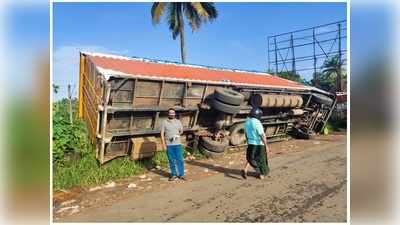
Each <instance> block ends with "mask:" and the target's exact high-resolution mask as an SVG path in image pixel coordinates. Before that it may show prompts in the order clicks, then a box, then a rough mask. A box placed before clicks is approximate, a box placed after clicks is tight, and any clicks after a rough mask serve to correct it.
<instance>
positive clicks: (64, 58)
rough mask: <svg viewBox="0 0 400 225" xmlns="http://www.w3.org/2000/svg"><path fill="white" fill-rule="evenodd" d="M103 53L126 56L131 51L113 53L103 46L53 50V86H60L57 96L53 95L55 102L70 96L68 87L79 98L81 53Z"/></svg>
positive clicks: (76, 46)
mask: <svg viewBox="0 0 400 225" xmlns="http://www.w3.org/2000/svg"><path fill="white" fill-rule="evenodd" d="M80 51H88V52H101V53H109V54H121V55H126V54H127V53H128V52H129V51H128V50H122V51H113V50H109V49H107V48H104V47H101V46H79V45H75V46H73V45H70V46H61V47H59V48H57V49H54V50H53V84H56V85H59V86H60V89H59V92H58V93H57V94H54V95H53V98H54V100H59V99H61V98H65V97H67V96H68V93H67V91H68V90H67V86H68V84H71V85H72V90H73V96H77V94H78V87H79V52H80Z"/></svg>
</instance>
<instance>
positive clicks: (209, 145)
mask: <svg viewBox="0 0 400 225" xmlns="http://www.w3.org/2000/svg"><path fill="white" fill-rule="evenodd" d="M200 140H201V141H200V145H202V146H203V147H204V148H206V149H207V150H209V151H212V152H217V153H220V152H224V151H225V148H226V147H227V146H228V145H229V141H228V140H227V139H224V140H223V141H222V142H220V141H214V140H213V139H211V138H210V137H202V138H201V139H200Z"/></svg>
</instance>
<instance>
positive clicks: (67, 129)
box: [53, 100, 91, 166]
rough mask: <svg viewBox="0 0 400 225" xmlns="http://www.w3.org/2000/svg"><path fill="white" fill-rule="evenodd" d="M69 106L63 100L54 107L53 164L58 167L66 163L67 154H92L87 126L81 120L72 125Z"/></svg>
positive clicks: (76, 120)
mask: <svg viewBox="0 0 400 225" xmlns="http://www.w3.org/2000/svg"><path fill="white" fill-rule="evenodd" d="M67 104H68V103H67V102H66V101H63V100H62V101H60V102H57V103H55V104H54V105H53V163H54V164H56V165H57V166H62V165H63V164H64V163H65V155H66V154H67V153H75V154H79V155H83V154H85V153H89V152H91V147H90V143H89V139H88V135H87V131H86V126H85V124H84V123H83V121H81V120H79V119H74V120H73V123H72V124H71V123H70V121H69V114H68V111H67V108H66V105H67ZM74 105H76V101H75V102H74ZM65 111H67V112H65ZM74 114H75V113H74ZM75 117H76V115H73V118H75Z"/></svg>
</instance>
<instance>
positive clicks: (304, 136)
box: [292, 128, 311, 140]
mask: <svg viewBox="0 0 400 225" xmlns="http://www.w3.org/2000/svg"><path fill="white" fill-rule="evenodd" d="M292 132H293V134H294V136H295V137H296V138H298V139H306V140H308V139H311V134H309V133H307V132H305V131H303V130H301V129H299V128H293V131H292Z"/></svg>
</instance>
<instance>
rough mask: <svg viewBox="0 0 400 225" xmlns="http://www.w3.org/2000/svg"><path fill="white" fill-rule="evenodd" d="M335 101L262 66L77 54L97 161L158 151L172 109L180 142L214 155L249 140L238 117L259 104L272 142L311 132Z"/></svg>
mask: <svg viewBox="0 0 400 225" xmlns="http://www.w3.org/2000/svg"><path fill="white" fill-rule="evenodd" d="M335 104H336V97H335V95H334V94H331V93H328V92H325V91H323V90H320V89H317V88H315V87H311V86H307V85H304V84H301V83H297V82H294V81H291V80H287V79H283V78H280V77H278V76H274V75H270V74H267V73H262V72H253V71H243V70H236V69H225V68H216V67H207V66H199V65H189V64H181V63H176V62H167V61H160V60H150V59H144V58H136V57H125V56H117V55H110V54H102V53H89V52H81V53H80V75H79V117H80V118H83V119H84V121H85V122H86V123H87V126H88V130H89V135H90V139H91V142H92V143H93V144H94V145H95V149H96V158H97V159H98V160H99V162H100V164H104V163H105V162H107V161H109V160H111V159H114V158H116V157H119V156H130V157H131V158H132V159H134V160H136V159H141V158H146V157H151V156H153V155H154V153H155V152H156V151H161V150H162V149H161V145H160V124H161V122H162V121H163V120H164V119H166V118H167V112H168V109H169V108H171V107H172V108H174V109H175V110H176V112H177V115H178V117H179V119H180V120H181V122H182V124H183V127H184V134H183V135H182V139H183V140H182V141H183V143H184V145H187V146H190V147H192V148H198V149H200V150H201V152H203V153H204V154H205V155H207V156H209V157H219V156H222V155H223V152H224V151H226V150H227V149H229V148H236V147H240V146H245V145H246V139H245V136H244V128H243V122H244V121H245V119H246V118H247V117H248V115H249V112H250V110H251V108H252V107H260V108H262V109H263V112H264V114H263V116H262V119H261V122H262V124H263V125H264V126H265V128H266V133H267V137H268V140H269V141H278V140H286V139H288V138H290V137H296V138H310V137H312V136H313V135H314V134H316V133H318V132H320V131H321V130H322V129H323V127H324V126H325V124H326V122H327V120H328V119H329V117H330V115H331V113H332V109H333V108H334V106H335Z"/></svg>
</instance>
